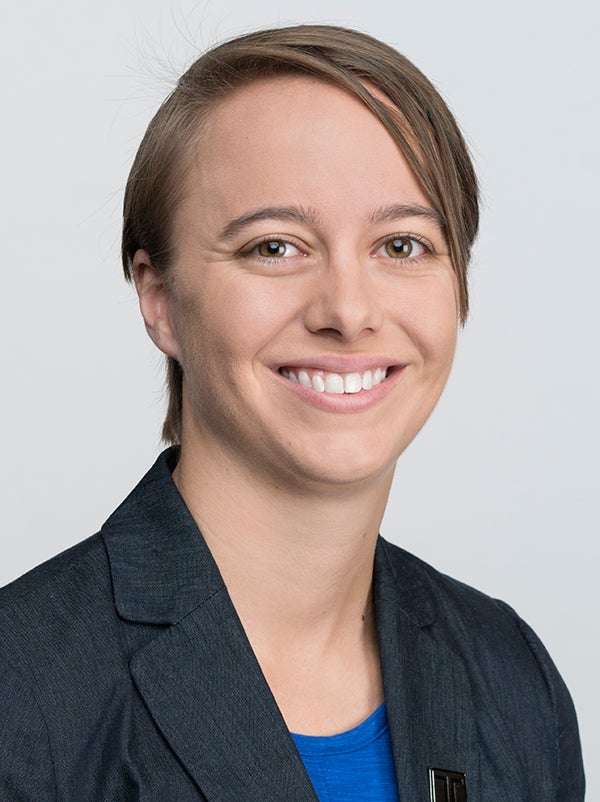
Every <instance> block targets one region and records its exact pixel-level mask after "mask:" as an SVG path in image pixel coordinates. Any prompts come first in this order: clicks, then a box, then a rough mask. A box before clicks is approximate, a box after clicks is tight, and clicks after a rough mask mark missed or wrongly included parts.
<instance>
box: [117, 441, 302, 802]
mask: <svg viewBox="0 0 600 802" xmlns="http://www.w3.org/2000/svg"><path fill="white" fill-rule="evenodd" d="M176 459H177V453H176V451H175V450H173V449H171V450H168V451H166V452H165V453H164V454H162V455H161V456H160V457H159V459H158V460H157V462H156V463H155V465H154V467H153V468H152V469H151V470H150V471H149V473H148V474H147V475H146V476H145V477H144V479H143V480H142V481H141V482H140V484H139V485H138V486H137V487H136V489H135V490H134V491H133V492H132V493H131V495H130V496H129V497H128V498H127V499H126V500H125V501H124V502H123V504H122V505H121V506H120V507H119V508H118V509H117V510H116V511H115V513H113V515H112V516H111V517H110V518H109V520H108V521H107V522H106V523H105V525H104V526H103V528H102V535H103V538H104V542H105V545H106V549H107V553H108V557H109V562H110V567H111V574H112V579H113V587H114V596H115V605H116V608H117V612H118V613H119V616H120V617H121V619H123V620H125V621H129V622H132V623H134V624H135V626H133V627H128V628H127V629H129V630H131V632H129V635H130V636H131V640H130V642H131V643H132V644H133V643H136V646H135V647H134V651H135V653H134V654H133V656H132V658H131V660H130V670H131V674H132V677H133V681H134V682H135V684H136V687H137V688H138V690H139V692H140V694H141V696H142V698H143V699H144V701H145V703H146V705H147V707H148V710H149V711H150V714H151V715H152V717H153V719H154V721H155V723H156V725H157V726H158V728H159V729H160V730H161V732H162V734H163V735H164V737H165V739H166V740H167V742H168V743H169V744H170V746H171V748H172V749H173V751H174V752H175V754H176V755H177V756H178V758H179V760H180V761H181V763H182V764H183V766H184V767H185V769H186V770H187V772H188V773H189V775H190V776H191V777H192V778H193V780H194V781H195V782H196V784H197V785H198V787H199V788H200V789H201V791H202V793H203V794H204V796H205V797H206V799H208V800H210V801H211V802H223V800H227V802H265V800H268V799H290V800H294V802H317V797H316V794H315V792H314V790H313V787H312V785H311V783H310V780H309V779H308V775H307V773H306V770H305V768H304V764H303V763H302V760H301V758H300V756H299V754H298V752H297V750H296V747H295V744H294V742H293V740H292V738H291V735H290V734H289V732H288V730H287V727H286V725H285V722H284V720H283V718H282V716H281V713H280V712H279V708H278V707H277V704H276V702H275V700H274V698H273V696H272V694H271V692H270V689H269V687H268V685H267V682H266V680H265V679H264V676H263V674H262V671H261V669H260V666H259V665H258V662H257V660H256V657H255V655H254V652H253V651H252V648H251V646H250V643H249V641H248V639H247V637H246V634H245V632H244V630H243V627H242V625H241V623H240V621H239V618H238V616H237V614H236V612H235V609H234V607H233V604H232V603H231V600H230V598H229V594H228V593H227V590H226V588H225V586H224V583H223V579H222V577H221V575H220V572H219V570H218V567H217V565H216V564H215V562H214V560H213V558H212V555H211V554H210V551H209V549H208V547H207V545H206V543H205V542H204V540H203V538H202V536H201V534H200V532H199V530H198V528H197V526H196V524H195V522H194V520H193V518H192V516H191V515H190V513H189V511H188V510H187V508H186V506H185V504H184V502H183V499H182V498H181V496H180V495H179V493H178V492H177V489H176V487H175V485H174V483H173V480H172V478H171V470H172V468H173V467H174V465H175V463H176ZM140 624H151V625H161V629H158V627H156V626H152V627H150V628H148V627H140V626H139V625H140ZM165 625H167V626H165ZM144 632H147V633H149V634H151V635H152V636H153V637H152V639H151V640H146V641H145V642H144V643H143V644H142V645H141V646H140V643H139V641H138V638H140V637H143V633H144ZM157 632H158V633H159V634H158V635H157V634H156V633H157ZM125 634H126V637H128V633H127V632H126V633H125ZM146 637H147V636H146Z"/></svg>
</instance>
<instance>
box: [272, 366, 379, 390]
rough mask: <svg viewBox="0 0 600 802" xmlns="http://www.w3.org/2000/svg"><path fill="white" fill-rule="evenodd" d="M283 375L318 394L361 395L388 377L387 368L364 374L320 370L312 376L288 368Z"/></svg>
mask: <svg viewBox="0 0 600 802" xmlns="http://www.w3.org/2000/svg"><path fill="white" fill-rule="evenodd" d="M280 372H281V375H282V376H285V378H286V379H289V380H290V381H292V382H294V384H301V385H302V386H303V387H308V388H310V389H312V390H314V391H315V392H317V393H333V394H335V395H341V394H342V393H348V394H350V393H360V391H361V390H371V389H372V388H373V387H375V386H376V385H378V384H381V382H382V381H383V380H384V379H385V378H386V377H387V368H375V370H365V371H364V373H358V372H356V371H355V372H353V373H343V374H342V373H326V372H325V371H321V370H319V371H318V372H315V373H313V375H312V376H311V375H310V373H309V372H308V370H304V369H302V370H299V371H298V373H297V374H296V373H295V372H294V371H293V370H289V369H287V368H282V369H281V371H280Z"/></svg>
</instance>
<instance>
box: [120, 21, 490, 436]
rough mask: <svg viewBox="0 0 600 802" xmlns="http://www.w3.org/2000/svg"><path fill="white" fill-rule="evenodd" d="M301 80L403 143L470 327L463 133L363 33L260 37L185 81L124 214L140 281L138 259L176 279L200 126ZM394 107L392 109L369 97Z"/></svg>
mask: <svg viewBox="0 0 600 802" xmlns="http://www.w3.org/2000/svg"><path fill="white" fill-rule="evenodd" d="M288 73H300V74H304V75H310V76H313V77H316V78H319V79H321V80H323V81H327V82H328V83H332V84H335V85H337V86H339V87H341V88H343V89H345V90H346V91H348V92H351V93H353V94H355V95H357V96H358V97H359V98H360V99H361V100H362V101H363V102H364V103H365V105H366V106H367V107H368V108H369V109H370V110H371V111H372V112H373V114H375V115H376V116H377V117H378V118H379V120H380V121H381V122H382V124H383V125H384V126H385V127H386V128H387V130H388V131H389V132H390V134H391V135H392V137H393V138H394V139H395V141H396V142H397V144H398V146H399V148H400V150H401V151H402V153H403V154H404V156H405V158H406V159H407V161H408V163H409V164H410V166H411V168H412V169H413V171H414V173H415V175H416V177H417V179H418V181H419V182H420V184H421V186H422V187H423V190H424V191H425V193H426V194H427V196H428V197H429V199H430V201H431V203H432V205H433V207H434V208H435V210H436V211H437V212H438V213H439V214H440V215H441V218H442V220H443V223H444V229H445V231H444V233H445V235H446V239H447V241H448V246H449V249H450V255H451V258H452V264H453V267H454V271H455V273H456V276H457V280H458V292H459V308H460V316H461V321H462V322H464V320H465V319H466V316H467V312H468V292H467V266H468V263H469V259H470V253H471V247H472V244H473V240H474V239H475V235H476V233H477V227H478V221H479V204H478V188H477V179H476V177H475V172H474V169H473V165H472V162H471V159H470V157H469V153H468V150H467V147H466V145H465V142H464V139H463V137H462V134H461V132H460V130H459V128H458V125H457V123H456V121H455V119H454V117H453V115H452V113H451V112H450V110H449V109H448V107H447V105H446V103H445V102H444V100H443V99H442V98H441V96H440V94H439V93H438V92H437V90H436V89H435V88H434V86H433V85H432V84H431V83H430V81H429V80H428V79H427V78H426V77H425V76H424V75H423V73H421V72H420V71H419V70H418V69H417V68H416V67H415V66H414V64H412V63H411V62H410V61H409V60H408V59H407V58H406V57H405V56H403V55H401V54H400V53H398V52H397V51H396V50H394V49H393V48H392V47H390V46H389V45H386V44H384V43H383V42H380V41H378V40H377V39H374V38H373V37H371V36H368V35H367V34H365V33H361V32H359V31H354V30H349V29H347V28H341V27H337V26H330V25H299V26H294V27H287V28H274V29H271V30H264V31H256V32H253V33H249V34H246V35H244V36H240V37H238V38H236V39H232V40H231V41H228V42H225V43H223V44H220V45H217V46H216V47H214V48H212V49H211V50H209V51H207V52H206V53H204V54H203V55H202V56H200V58H198V59H197V60H196V61H195V62H194V63H193V64H192V65H191V67H190V68H189V69H188V70H187V71H186V72H185V73H184V74H183V75H182V76H181V78H180V79H179V81H178V83H177V86H176V87H175V89H174V90H173V92H172V93H171V94H170V95H169V96H168V97H167V98H166V100H165V101H164V102H163V104H162V105H161V107H160V108H159V110H158V112H157V113H156V114H155V116H154V117H153V119H152V121H151V122H150V125H149V126H148V129H147V130H146V133H145V135H144V138H143V139H142V142H141V144H140V147H139V149H138V152H137V155H136V157H135V160H134V163H133V166H132V168H131V172H130V174H129V179H128V181H127V187H126V190H125V201H124V209H123V240H122V259H123V268H124V271H125V275H126V277H127V279H128V280H131V278H132V264H133V257H134V255H135V252H136V251H137V250H138V249H140V248H143V249H144V250H146V251H147V252H148V254H149V255H150V258H151V260H152V264H153V266H154V267H155V269H157V270H159V271H162V272H165V274H167V273H168V268H169V264H170V257H171V255H172V254H173V252H174V243H172V242H171V225H172V221H173V216H174V213H175V211H176V209H177V206H178V203H179V201H180V200H181V191H182V187H183V186H184V178H185V175H186V172H187V170H188V169H189V167H190V165H191V162H192V158H193V154H194V151H195V148H196V146H197V144H198V141H199V128H200V123H201V122H203V121H204V120H205V119H206V117H207V116H208V114H209V113H210V111H211V110H212V108H213V107H214V105H215V104H216V103H217V102H218V101H219V100H221V99H223V98H224V97H226V96H227V95H229V94H230V93H231V92H232V91H233V90H235V89H237V88H239V87H240V86H243V85H245V84H247V83H249V82H251V81H253V80H256V79H258V78H266V77H270V76H275V75H281V74H288ZM368 86H373V87H375V88H376V89H377V90H378V91H379V92H380V93H383V94H384V95H385V96H387V97H388V98H389V101H390V103H383V102H382V101H381V100H379V99H378V98H377V97H375V96H374V95H373V94H371V92H369V90H368ZM167 384H168V393H169V401H168V409H167V415H166V419H165V422H164V425H163V432H162V435H163V439H164V440H165V441H166V442H168V443H178V442H180V441H181V417H182V415H181V413H182V385H183V372H182V369H181V366H180V365H179V363H178V362H177V361H176V360H175V359H173V358H172V357H168V358H167Z"/></svg>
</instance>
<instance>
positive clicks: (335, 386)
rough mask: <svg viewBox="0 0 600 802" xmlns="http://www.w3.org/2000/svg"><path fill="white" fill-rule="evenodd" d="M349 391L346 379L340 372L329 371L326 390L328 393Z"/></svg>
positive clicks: (326, 377)
mask: <svg viewBox="0 0 600 802" xmlns="http://www.w3.org/2000/svg"><path fill="white" fill-rule="evenodd" d="M344 391H346V392H348V391H347V390H346V387H345V381H344V379H343V378H342V377H341V376H340V374H339V373H327V374H326V376H325V392H326V393H343V392H344Z"/></svg>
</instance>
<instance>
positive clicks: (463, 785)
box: [429, 769, 467, 802]
mask: <svg viewBox="0 0 600 802" xmlns="http://www.w3.org/2000/svg"><path fill="white" fill-rule="evenodd" d="M429 793H430V800H431V802H467V778H466V776H465V775H464V774H463V773H462V772H460V771H448V770H447V769H429Z"/></svg>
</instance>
